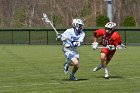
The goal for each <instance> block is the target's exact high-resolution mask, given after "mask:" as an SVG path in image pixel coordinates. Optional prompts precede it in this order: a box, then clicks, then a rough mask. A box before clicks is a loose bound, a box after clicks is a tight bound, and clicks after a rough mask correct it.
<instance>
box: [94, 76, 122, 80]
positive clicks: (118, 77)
mask: <svg viewBox="0 0 140 93" xmlns="http://www.w3.org/2000/svg"><path fill="white" fill-rule="evenodd" d="M95 78H104V77H103V76H95ZM109 79H124V78H123V77H122V76H109Z"/></svg>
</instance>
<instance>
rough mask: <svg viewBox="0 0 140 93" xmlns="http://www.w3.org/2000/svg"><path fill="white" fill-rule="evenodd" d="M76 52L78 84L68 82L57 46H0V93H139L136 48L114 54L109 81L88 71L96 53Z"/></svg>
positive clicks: (139, 65) (87, 48) (139, 64)
mask: <svg viewBox="0 0 140 93" xmlns="http://www.w3.org/2000/svg"><path fill="white" fill-rule="evenodd" d="M78 51H79V53H80V68H79V71H78V72H77V74H76V75H75V76H76V77H77V78H78V79H79V80H78V81H70V80H69V74H68V75H64V73H63V63H64V60H65V58H64V56H63V53H62V51H61V46H60V45H0V93H140V53H139V51H140V46H128V47H127V49H126V50H117V52H116V54H115V56H114V58H113V59H112V61H111V63H110V64H109V65H108V66H109V74H110V79H109V80H106V79H104V78H103V75H104V73H103V70H100V71H98V72H93V71H92V69H93V67H95V66H97V65H98V63H99V62H100V60H99V55H100V52H99V51H93V50H92V49H91V46H90V45H89V46H81V47H80V48H79V49H78ZM69 71H71V68H70V69H69Z"/></svg>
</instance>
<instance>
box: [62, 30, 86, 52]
mask: <svg viewBox="0 0 140 93" xmlns="http://www.w3.org/2000/svg"><path fill="white" fill-rule="evenodd" d="M61 35H62V41H63V45H64V48H63V50H64V52H68V51H75V52H76V47H74V46H72V42H73V41H78V42H80V43H82V42H83V40H84V37H85V33H84V32H83V31H82V32H81V33H80V34H78V33H76V32H75V30H74V28H70V29H67V30H66V31H65V32H64V33H62V34H61ZM65 44H69V45H70V47H66V46H65Z"/></svg>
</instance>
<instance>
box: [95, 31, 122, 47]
mask: <svg viewBox="0 0 140 93" xmlns="http://www.w3.org/2000/svg"><path fill="white" fill-rule="evenodd" d="M94 37H96V38H98V37H102V40H101V42H100V44H101V45H103V46H106V45H114V46H118V45H119V44H120V43H121V39H120V36H119V34H118V33H117V32H116V31H114V32H112V33H111V34H106V32H105V29H99V30H96V31H95V33H94Z"/></svg>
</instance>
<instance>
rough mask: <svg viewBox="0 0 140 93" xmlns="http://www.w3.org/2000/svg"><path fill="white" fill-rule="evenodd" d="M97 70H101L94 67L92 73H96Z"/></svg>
mask: <svg viewBox="0 0 140 93" xmlns="http://www.w3.org/2000/svg"><path fill="white" fill-rule="evenodd" d="M99 69H101V68H98V67H95V68H93V72H96V71H98V70H99Z"/></svg>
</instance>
